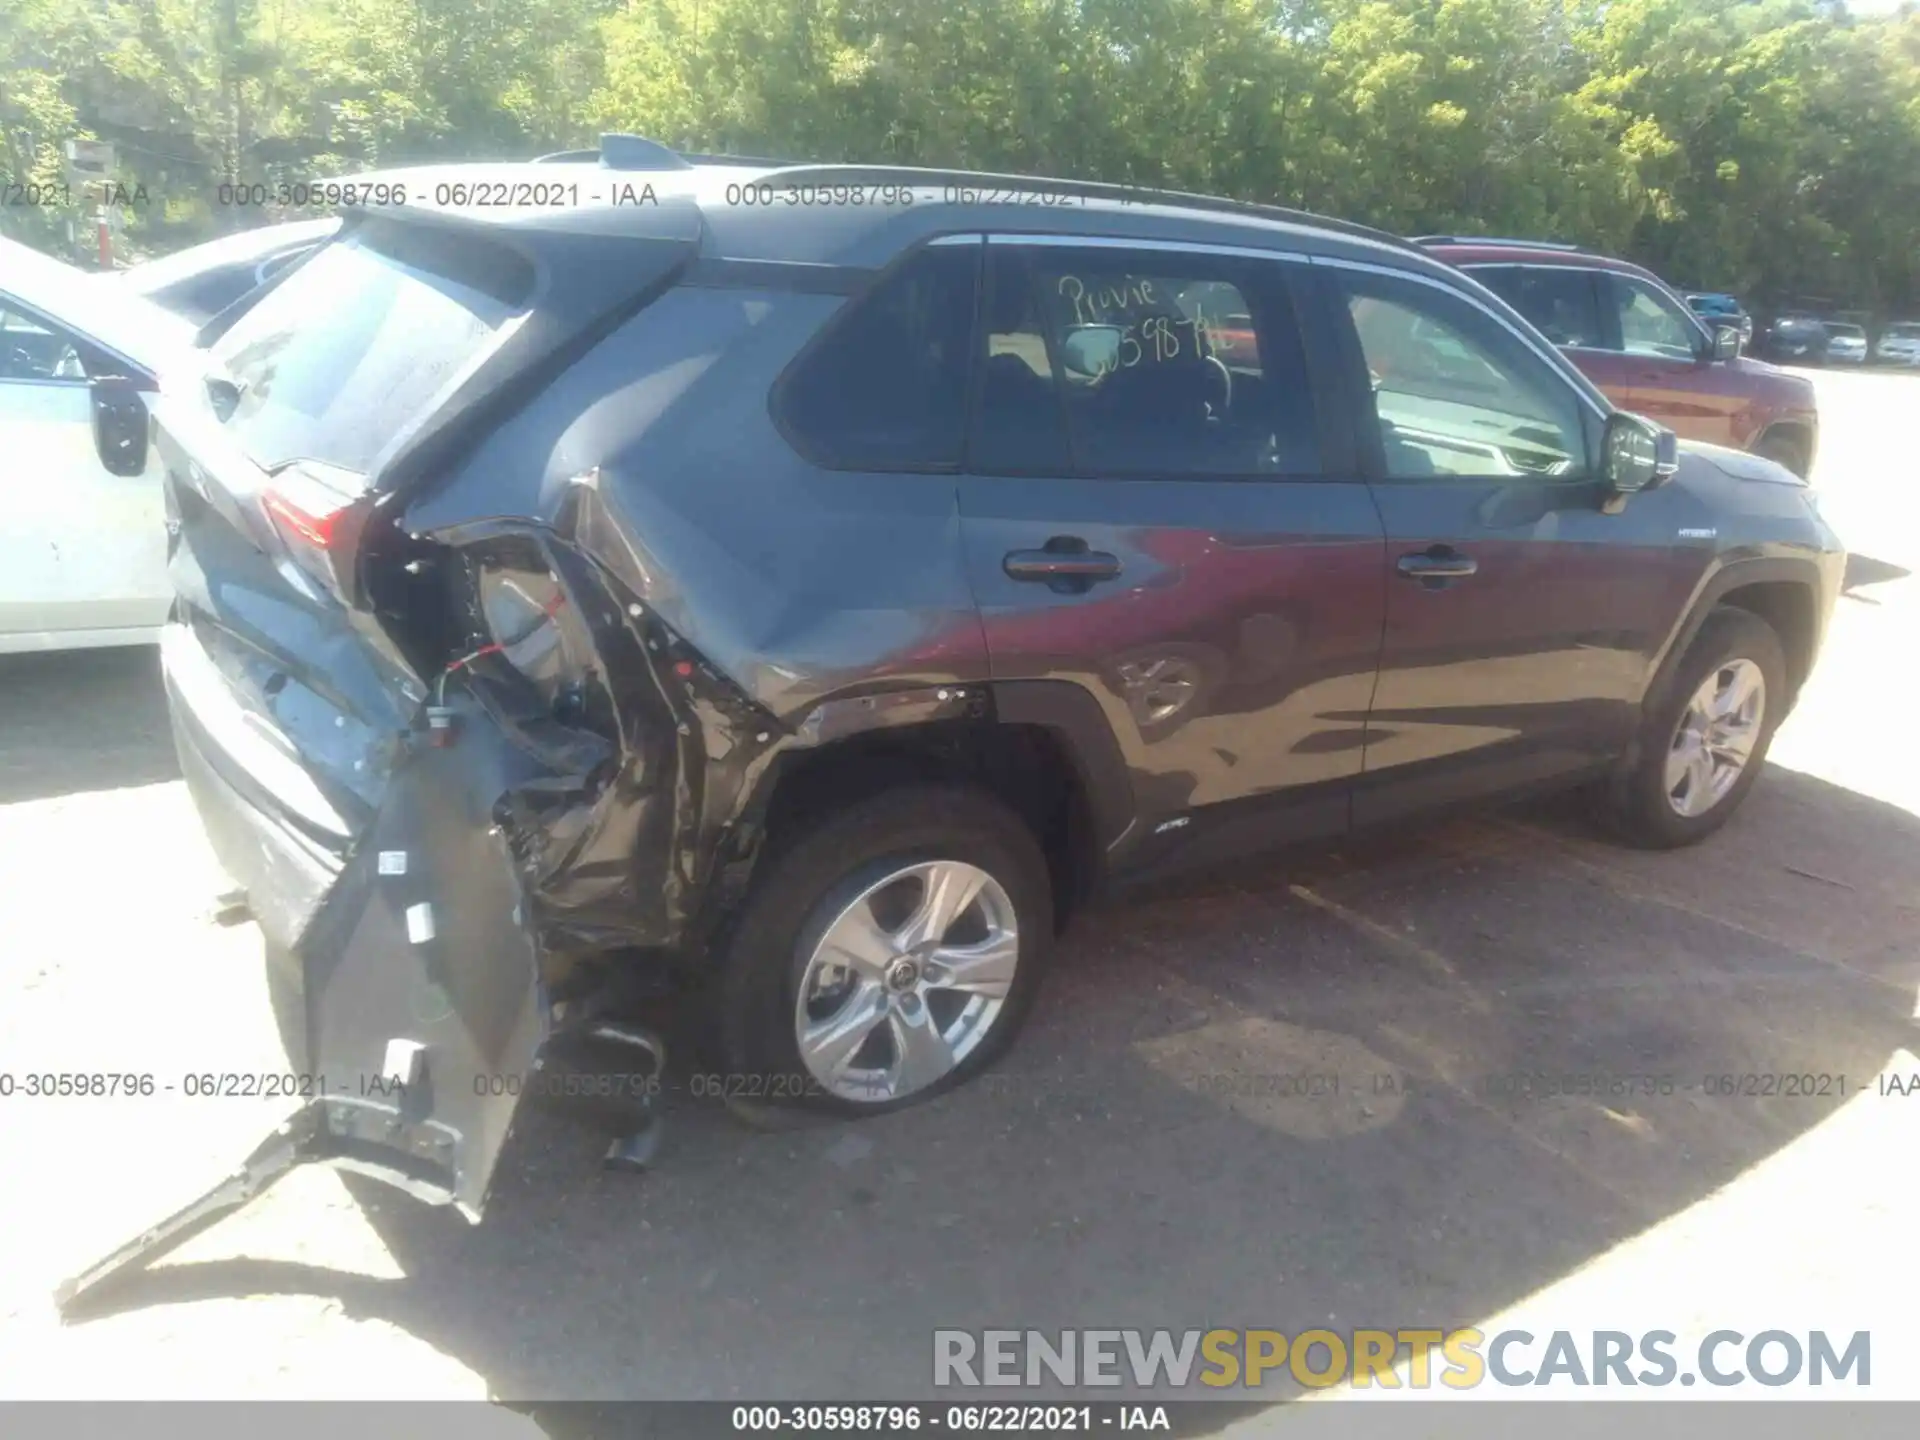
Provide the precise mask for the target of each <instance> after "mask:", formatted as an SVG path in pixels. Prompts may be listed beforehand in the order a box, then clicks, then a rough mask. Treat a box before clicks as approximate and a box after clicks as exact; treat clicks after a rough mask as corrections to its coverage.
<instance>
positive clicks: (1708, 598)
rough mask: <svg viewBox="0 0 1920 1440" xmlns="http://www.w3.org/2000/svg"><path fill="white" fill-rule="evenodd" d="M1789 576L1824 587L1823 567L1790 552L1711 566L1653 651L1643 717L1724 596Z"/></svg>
mask: <svg viewBox="0 0 1920 1440" xmlns="http://www.w3.org/2000/svg"><path fill="white" fill-rule="evenodd" d="M1781 581H1785V582H1788V583H1791V584H1795V585H1804V586H1806V587H1807V589H1808V590H1809V591H1810V592H1811V593H1812V594H1814V595H1815V596H1816V597H1817V596H1818V595H1819V593H1820V569H1819V567H1818V566H1817V565H1815V564H1814V562H1813V561H1811V560H1807V559H1802V558H1799V557H1796V556H1791V555H1768V556H1750V557H1748V558H1745V559H1734V560H1729V561H1727V562H1726V563H1724V564H1722V565H1720V566H1718V567H1717V568H1715V569H1712V570H1709V571H1708V572H1707V573H1706V575H1705V576H1703V577H1702V578H1701V581H1700V583H1699V584H1698V585H1697V586H1696V587H1695V588H1694V592H1693V595H1692V598H1690V599H1689V600H1688V602H1687V606H1686V608H1685V609H1684V610H1682V611H1681V613H1680V619H1679V622H1678V623H1677V624H1675V626H1674V627H1673V630H1672V631H1671V632H1670V633H1669V634H1668V636H1667V640H1666V644H1665V645H1663V646H1662V647H1661V649H1660V652H1659V654H1658V655H1656V656H1655V657H1654V662H1653V667H1652V678H1651V679H1650V680H1649V681H1648V682H1647V688H1646V689H1645V690H1644V691H1643V692H1641V696H1640V712H1641V716H1642V720H1643V721H1644V719H1645V716H1646V715H1647V713H1648V712H1649V711H1650V710H1651V709H1652V708H1653V707H1654V706H1655V705H1657V704H1658V703H1660V701H1661V700H1662V699H1663V698H1664V696H1665V694H1666V690H1667V687H1668V686H1669V685H1671V684H1672V683H1673V677H1674V674H1675V673H1676V672H1677V671H1678V670H1679V668H1680V663H1681V661H1682V660H1684V659H1685V658H1686V654H1687V651H1688V650H1690V649H1691V648H1692V647H1693V642H1694V639H1695V637H1696V636H1698V635H1699V633H1700V628H1701V627H1702V626H1703V625H1705V624H1706V623H1707V616H1709V615H1710V614H1712V613H1713V610H1714V607H1715V606H1717V605H1718V604H1719V603H1720V601H1721V600H1722V598H1724V597H1725V596H1727V595H1729V594H1731V593H1732V592H1733V591H1735V590H1738V589H1741V588H1743V587H1744V586H1748V585H1759V584H1773V583H1779V582H1781ZM1640 740H1641V737H1640V733H1639V731H1638V730H1636V731H1635V733H1634V737H1633V740H1632V742H1631V743H1630V744H1629V745H1628V747H1627V751H1626V754H1624V755H1623V756H1622V757H1621V759H1620V762H1619V765H1618V766H1617V767H1616V773H1617V774H1624V773H1626V772H1627V771H1630V770H1632V769H1633V767H1634V766H1635V765H1636V764H1638V763H1639V758H1640Z"/></svg>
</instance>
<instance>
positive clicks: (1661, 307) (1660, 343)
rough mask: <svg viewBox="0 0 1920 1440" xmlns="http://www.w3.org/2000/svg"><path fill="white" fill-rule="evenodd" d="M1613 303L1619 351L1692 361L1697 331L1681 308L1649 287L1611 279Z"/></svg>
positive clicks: (1635, 281) (1623, 277)
mask: <svg viewBox="0 0 1920 1440" xmlns="http://www.w3.org/2000/svg"><path fill="white" fill-rule="evenodd" d="M1613 294H1614V303H1615V306H1616V308H1617V309H1618V310H1619V312H1620V348H1621V349H1622V350H1625V351H1626V352H1627V353H1628V354H1629V355H1658V356H1660V357H1661V358H1662V359H1664V360H1692V359H1694V358H1695V355H1696V351H1695V345H1696V342H1697V340H1698V337H1699V334H1700V332H1699V331H1698V330H1697V329H1695V328H1694V325H1693V322H1692V321H1690V320H1689V319H1687V317H1686V315H1685V313H1684V312H1683V311H1682V310H1681V308H1680V307H1679V306H1678V305H1676V304H1674V303H1673V301H1671V300H1669V299H1668V298H1667V297H1666V296H1664V295H1662V294H1660V293H1659V292H1658V291H1657V290H1655V289H1654V288H1653V287H1652V286H1651V285H1648V284H1646V283H1644V282H1642V281H1639V280H1629V279H1627V278H1626V277H1625V276H1621V275H1616V276H1614V277H1613Z"/></svg>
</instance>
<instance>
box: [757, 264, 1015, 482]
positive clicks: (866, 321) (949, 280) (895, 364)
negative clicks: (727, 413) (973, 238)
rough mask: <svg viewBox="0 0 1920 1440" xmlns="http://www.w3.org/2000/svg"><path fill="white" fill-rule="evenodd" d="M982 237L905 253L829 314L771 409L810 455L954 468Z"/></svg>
mask: <svg viewBox="0 0 1920 1440" xmlns="http://www.w3.org/2000/svg"><path fill="white" fill-rule="evenodd" d="M979 268H980V246H979V245H977V244H972V245H932V246H928V247H927V248H926V249H923V250H920V251H918V252H916V253H914V254H913V255H911V256H909V257H908V258H907V259H906V260H905V261H904V262H903V263H902V264H901V265H900V266H899V267H898V268H897V269H895V270H894V271H893V272H892V273H891V274H889V275H888V276H886V277H885V278H884V279H882V280H881V281H880V282H879V284H878V285H876V286H875V287H874V288H873V289H872V290H870V291H868V292H867V293H866V294H865V295H862V296H860V297H859V298H857V299H855V300H852V301H849V302H848V304H849V306H850V307H851V308H850V309H846V310H843V311H841V312H840V313H839V314H837V315H836V316H835V317H834V318H833V319H832V320H831V321H829V322H828V328H827V329H826V331H825V332H823V333H822V335H821V336H820V338H819V340H818V341H817V342H816V343H815V344H814V346H813V347H812V348H811V349H810V350H809V351H808V352H807V353H806V354H805V355H804V356H802V357H801V360H800V363H799V365H798V366H797V367H796V368H795V369H794V370H793V371H792V372H791V373H790V374H789V375H788V376H787V378H786V379H785V380H784V381H782V382H781V385H780V389H779V392H778V394H777V395H776V397H775V401H774V409H775V413H776V414H777V415H778V417H779V420H780V423H781V425H782V427H783V428H784V429H785V431H786V433H787V436H788V438H789V439H790V440H791V441H792V442H793V444H794V445H795V447H796V448H798V449H799V450H800V451H801V453H803V454H805V455H806V456H808V458H810V459H812V460H814V461H816V462H817V463H819V464H822V465H829V466H832V467H834V468H835V469H841V470H957V469H959V467H960V451H961V446H962V444H963V443H964V441H965V438H966V422H967V370H968V363H967V362H968V357H969V355H970V354H971V352H972V343H973V312H974V290H975V288H976V283H977V277H978V273H979Z"/></svg>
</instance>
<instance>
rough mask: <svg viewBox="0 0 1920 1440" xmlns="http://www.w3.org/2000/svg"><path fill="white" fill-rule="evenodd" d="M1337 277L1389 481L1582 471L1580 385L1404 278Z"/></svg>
mask: <svg viewBox="0 0 1920 1440" xmlns="http://www.w3.org/2000/svg"><path fill="white" fill-rule="evenodd" d="M1339 283H1340V284H1341V285H1342V286H1343V287H1344V289H1345V291H1346V301H1347V310H1348V313H1349V314H1350V315H1351V316H1352V318H1353V327H1354V331H1355V333H1356V335H1357V336H1358V338H1359V341H1360V351H1361V354H1362V355H1363V356H1364V357H1365V360H1366V367H1367V381H1368V384H1369V387H1370V389H1371V392H1372V401H1373V405H1372V419H1373V420H1374V422H1375V423H1376V424H1377V426H1378V430H1379V436H1380V446H1381V449H1382V451H1383V452H1384V455H1385V465H1386V474H1387V476H1388V478H1390V479H1396V480H1402V479H1418V478H1422V477H1426V476H1463V475H1471V476H1499V475H1539V476H1551V477H1554V478H1563V477H1577V476H1580V475H1582V474H1584V472H1585V470H1586V439H1585V431H1584V429H1583V428H1582V425H1581V419H1580V406H1579V398H1578V392H1576V391H1575V389H1574V388H1573V386H1572V385H1571V384H1570V383H1569V382H1568V381H1567V380H1566V379H1564V378H1563V377H1561V376H1560V375H1558V374H1557V373H1556V372H1555V371H1554V370H1553V368H1552V366H1551V365H1549V364H1548V363H1547V362H1546V361H1545V360H1544V359H1542V358H1541V357H1540V356H1539V355H1538V354H1536V353H1535V352H1534V351H1533V350H1532V349H1531V348H1529V347H1528V346H1527V345H1526V344H1525V343H1524V342H1523V341H1521V340H1520V339H1519V337H1518V336H1517V335H1515V334H1514V333H1513V332H1512V331H1511V330H1509V329H1507V328H1506V327H1505V326H1504V325H1502V324H1501V323H1500V322H1499V321H1497V320H1495V319H1494V317H1493V316H1492V315H1491V314H1489V313H1488V312H1486V311H1485V310H1482V309H1481V308H1480V307H1479V306H1477V305H1473V304H1470V303H1469V302H1468V301H1467V300H1466V299H1465V298H1464V297H1461V296H1458V295H1454V294H1451V293H1449V292H1447V291H1443V290H1439V289H1435V288H1434V287H1432V286H1428V285H1423V284H1420V283H1418V282H1416V281H1412V280H1402V279H1398V278H1396V277H1392V276H1386V275H1376V274H1371V273H1361V272H1343V273H1341V275H1340V281H1339Z"/></svg>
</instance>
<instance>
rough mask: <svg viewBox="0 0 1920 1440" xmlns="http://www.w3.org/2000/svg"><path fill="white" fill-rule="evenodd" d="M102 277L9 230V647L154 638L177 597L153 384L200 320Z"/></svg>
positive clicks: (3, 364)
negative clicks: (151, 436)
mask: <svg viewBox="0 0 1920 1440" xmlns="http://www.w3.org/2000/svg"><path fill="white" fill-rule="evenodd" d="M98 278H99V277H98V276H95V275H92V274H89V273H88V272H87V271H84V270H79V269H76V268H74V267H73V266H71V265H66V264H63V263H61V262H60V261H58V260H54V259H52V258H50V257H48V256H46V255H43V254H41V253H40V252H39V251H37V250H33V249H30V248H29V247H27V246H25V245H19V244H16V243H14V242H13V241H10V240H4V239H0V455H4V456H5V464H4V465H0V496H3V497H4V498H0V505H3V506H4V511H3V512H0V654H4V653H9V652H15V651H23V650H63V649H69V648H80V647H85V646H96V645H133V644H142V643H146V642H150V641H152V640H154V639H155V638H157V633H158V628H159V626H160V624H161V623H162V622H163V621H164V620H165V619H166V614H167V609H168V606H169V605H170V604H171V602H172V598H173V589H172V586H171V585H170V584H169V583H168V580H167V555H166V549H167V547H166V524H165V516H164V513H163V507H162V502H161V486H160V474H159V468H158V466H157V464H156V463H155V461H154V460H153V458H152V457H151V456H149V455H148V453H147V441H146V437H147V410H146V400H145V396H146V395H147V394H148V393H150V392H152V391H154V390H156V389H157V388H159V386H160V384H161V383H162V379H161V377H162V376H163V374H165V373H167V372H176V373H185V372H187V371H188V370H189V369H191V368H195V367H196V354H195V352H194V350H193V348H192V345H193V336H194V327H193V326H192V325H191V324H190V323H189V322H188V321H186V320H184V319H182V318H181V317H179V316H177V315H173V314H170V313H169V312H167V311H165V310H162V309H160V308H159V307H158V306H155V305H152V304H150V303H149V302H147V301H145V300H142V299H140V298H139V297H138V296H135V295H133V294H131V293H128V292H122V291H114V290H108V289H103V287H101V286H100V285H98V284H96V283H95V281H96V280H97V279H98ZM97 436H98V438H96V437H97ZM103 453H104V454H106V455H108V456H110V457H111V459H112V464H111V465H109V463H108V460H106V459H103V458H102V456H103ZM116 472H118V473H116Z"/></svg>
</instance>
